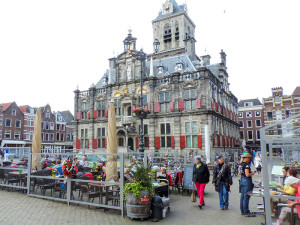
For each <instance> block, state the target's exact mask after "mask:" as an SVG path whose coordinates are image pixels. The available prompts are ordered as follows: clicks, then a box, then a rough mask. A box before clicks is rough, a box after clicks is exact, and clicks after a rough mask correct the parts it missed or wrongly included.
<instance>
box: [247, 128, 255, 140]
mask: <svg viewBox="0 0 300 225" xmlns="http://www.w3.org/2000/svg"><path fill="white" fill-rule="evenodd" d="M249 132H251V135H252V139H250V138H249ZM247 139H248V141H249V140H250V141H252V140H254V139H253V131H252V130H247Z"/></svg>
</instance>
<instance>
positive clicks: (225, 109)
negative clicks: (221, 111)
mask: <svg viewBox="0 0 300 225" xmlns="http://www.w3.org/2000/svg"><path fill="white" fill-rule="evenodd" d="M225 116H226V117H228V114H227V108H225Z"/></svg>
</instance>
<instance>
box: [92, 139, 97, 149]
mask: <svg viewBox="0 0 300 225" xmlns="http://www.w3.org/2000/svg"><path fill="white" fill-rule="evenodd" d="M96 148H97V139H93V149H96Z"/></svg>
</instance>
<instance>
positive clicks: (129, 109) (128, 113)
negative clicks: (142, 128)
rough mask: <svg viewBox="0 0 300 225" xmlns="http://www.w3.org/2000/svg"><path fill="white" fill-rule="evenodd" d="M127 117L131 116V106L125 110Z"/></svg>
mask: <svg viewBox="0 0 300 225" xmlns="http://www.w3.org/2000/svg"><path fill="white" fill-rule="evenodd" d="M127 116H131V106H129V107H128V108H127Z"/></svg>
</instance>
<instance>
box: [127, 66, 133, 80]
mask: <svg viewBox="0 0 300 225" xmlns="http://www.w3.org/2000/svg"><path fill="white" fill-rule="evenodd" d="M127 80H128V81H130V80H132V69H131V66H128V68H127Z"/></svg>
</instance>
